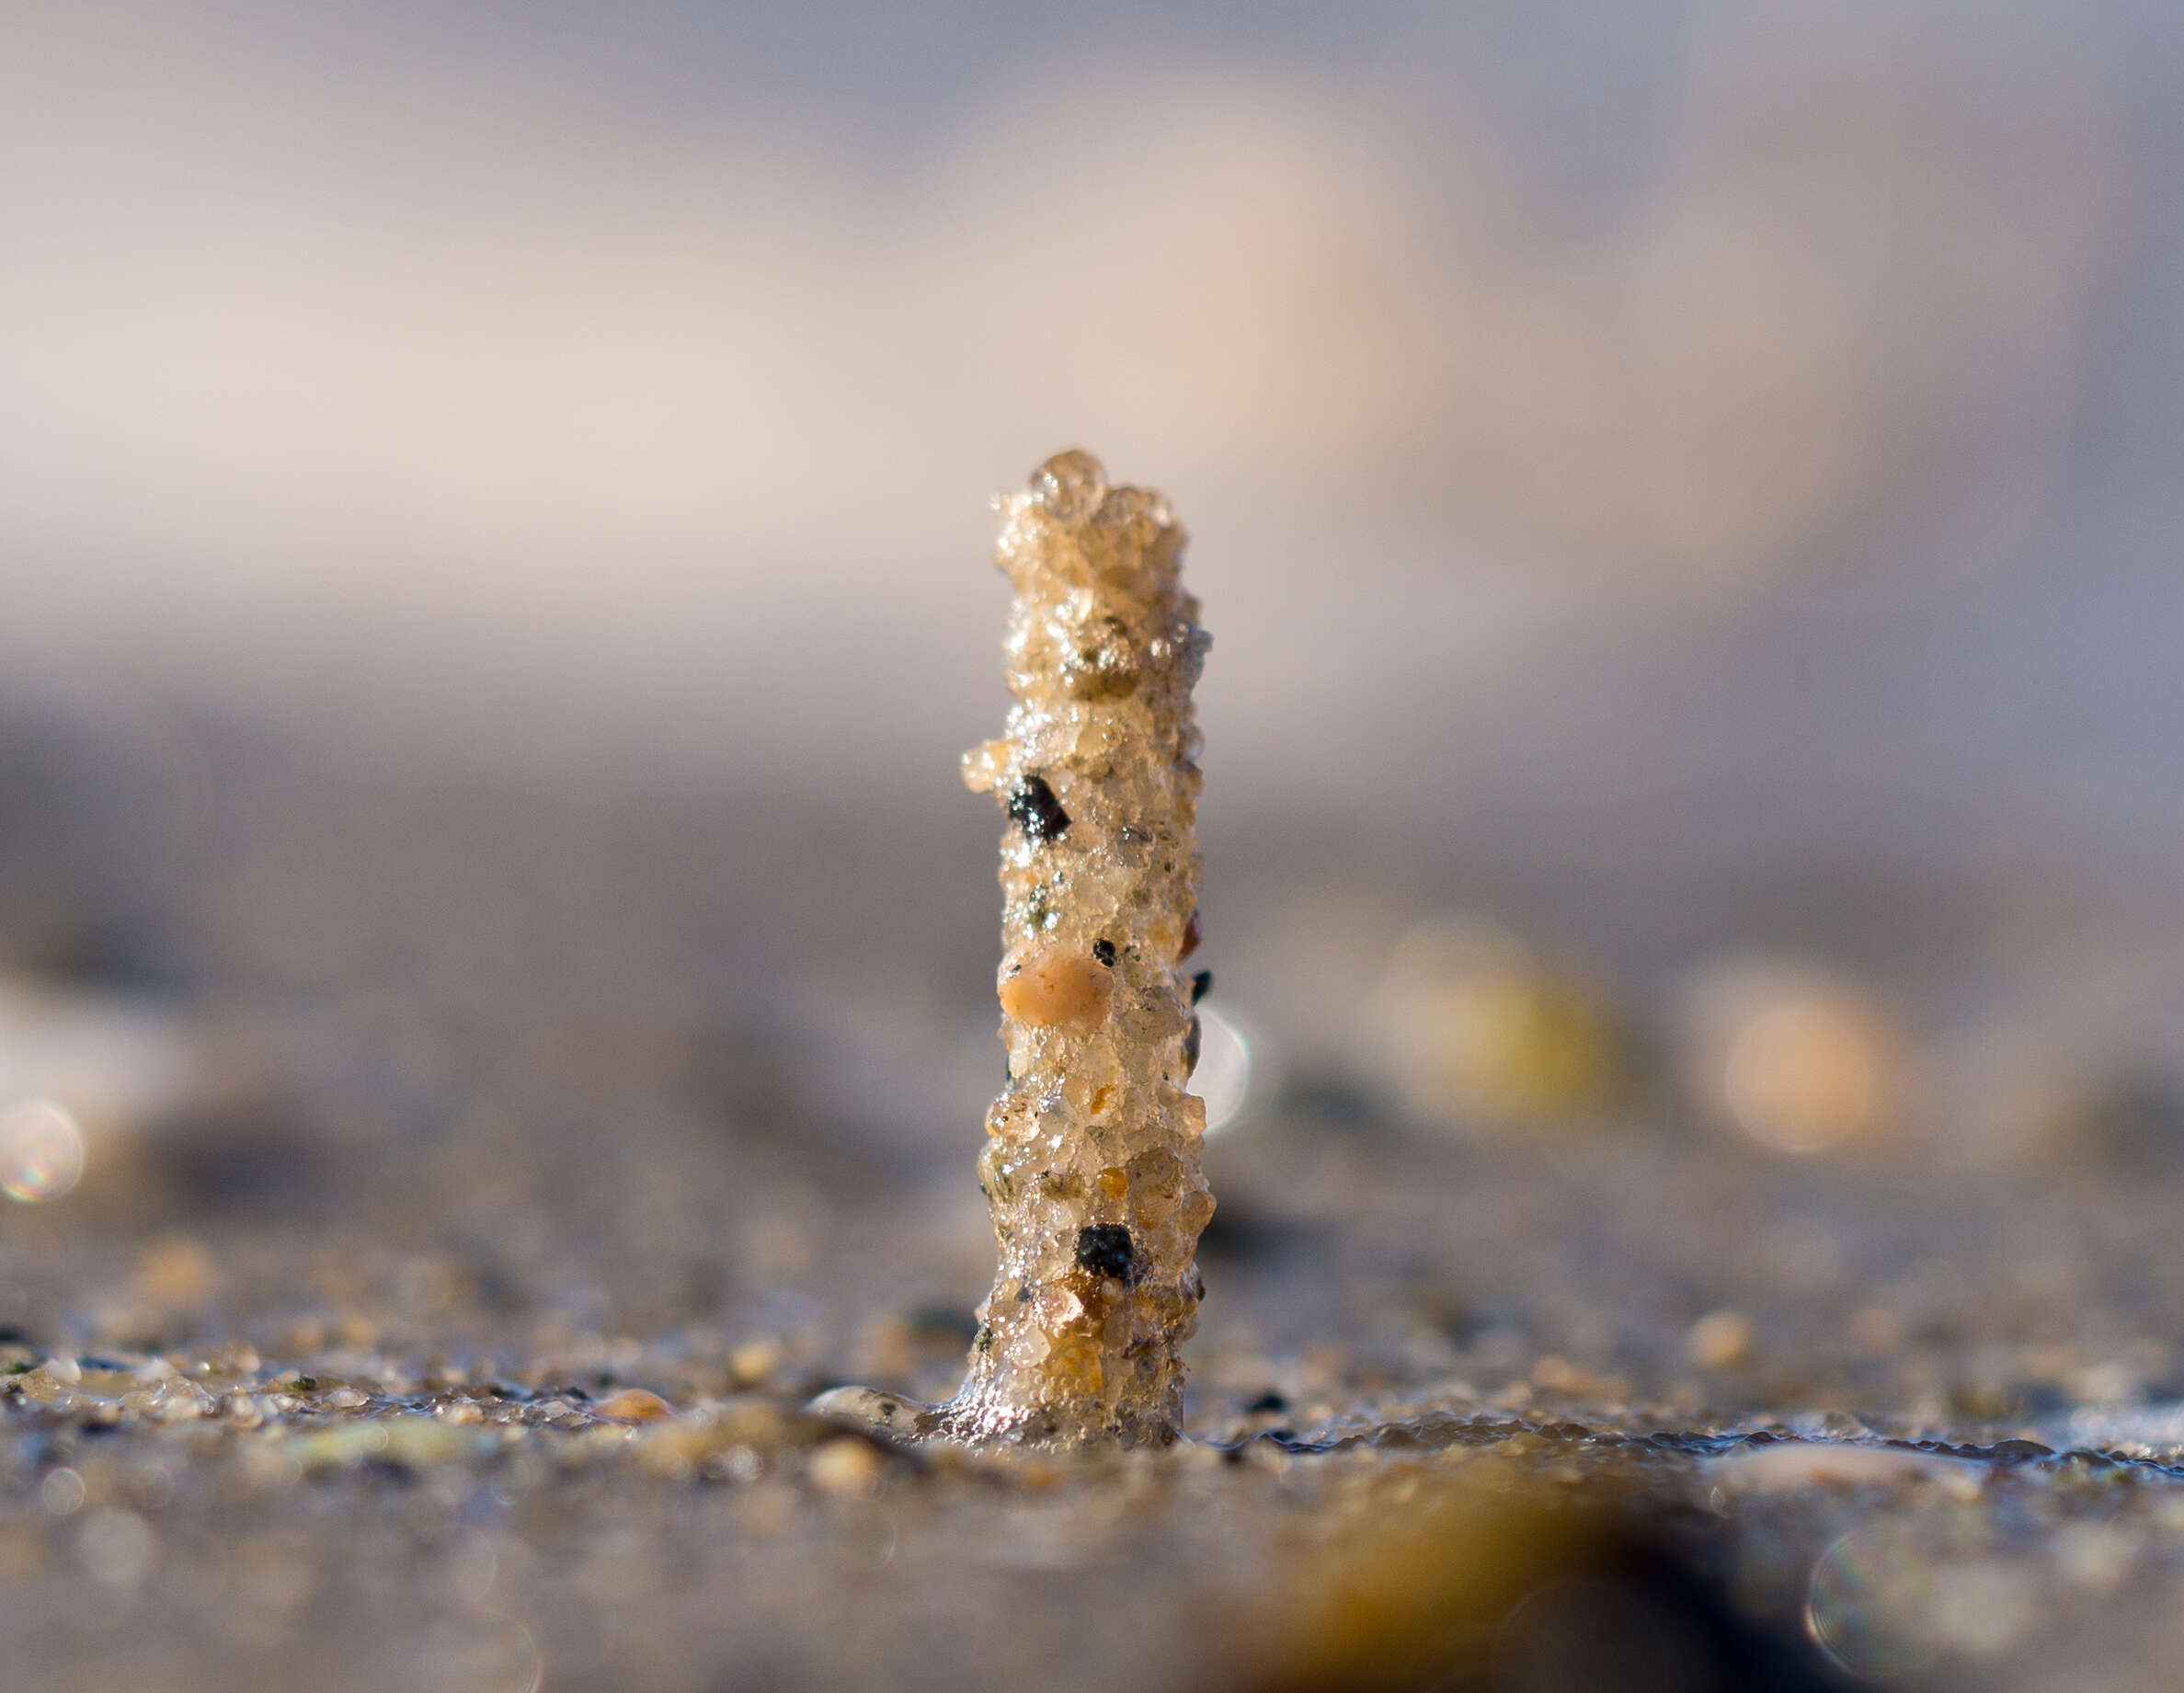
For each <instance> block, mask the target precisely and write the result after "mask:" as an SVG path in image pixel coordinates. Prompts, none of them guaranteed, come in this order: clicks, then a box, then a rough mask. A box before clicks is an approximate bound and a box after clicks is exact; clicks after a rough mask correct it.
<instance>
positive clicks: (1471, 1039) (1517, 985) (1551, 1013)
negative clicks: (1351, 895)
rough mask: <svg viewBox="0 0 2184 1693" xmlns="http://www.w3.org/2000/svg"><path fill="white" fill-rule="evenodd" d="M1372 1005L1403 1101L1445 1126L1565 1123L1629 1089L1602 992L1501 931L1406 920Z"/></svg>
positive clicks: (1620, 1040) (1617, 1032)
mask: <svg viewBox="0 0 2184 1693" xmlns="http://www.w3.org/2000/svg"><path fill="white" fill-rule="evenodd" d="M1370 1016H1371V1020H1372V1028H1373V1033H1374V1035H1375V1037H1376V1040H1377V1044H1378V1046H1379V1047H1380V1049H1381V1053H1382V1058H1383V1061H1384V1063H1385V1066H1386V1070H1387V1073H1388V1076H1389V1080H1390V1081H1391V1082H1392V1083H1393V1085H1394V1087H1395V1089H1396V1092H1397V1093H1398V1095H1399V1097H1400V1098H1401V1102H1402V1104H1403V1105H1404V1106H1405V1107H1406V1108H1407V1109H1408V1110H1409V1111H1410V1112H1412V1114H1413V1115H1416V1116H1418V1117H1420V1118H1421V1119H1423V1120H1424V1121H1426V1122H1429V1123H1433V1124H1436V1125H1438V1126H1441V1127H1447V1128H1453V1129H1463V1130H1467V1131H1479V1130H1486V1131H1492V1130H1497V1129H1500V1130H1508V1129H1527V1128H1539V1127H1554V1126H1558V1125H1566V1124H1571V1123H1574V1122H1578V1121H1581V1120H1584V1119H1585V1118H1588V1117H1591V1116H1594V1115H1597V1114H1598V1113H1600V1112H1602V1111H1604V1110H1607V1109H1608V1108H1609V1107H1611V1106H1612V1105H1614V1104H1615V1103H1616V1102H1617V1101H1618V1099H1619V1098H1620V1097H1621V1096H1622V1094H1623V1093H1624V1092H1625V1090H1626V1086H1627V1073H1626V1072H1627V1063H1626V1058H1625V1042H1624V1037H1623V1034H1622V1031H1621V1029H1620V1027H1619V1026H1618V1024H1617V1021H1616V1019H1615V1017H1614V1014H1613V1012H1612V1011H1611V1010H1610V1008H1609V1007H1608V1005H1607V1001H1606V999H1605V996H1603V995H1602V994H1601V993H1600V992H1599V991H1598V989H1595V987H1594V985H1593V984H1592V983H1591V982H1590V981H1587V980H1586V979H1584V978H1583V977H1581V976H1578V975H1576V974H1575V973H1573V972H1572V971H1569V970H1567V969H1566V968H1564V967H1561V966H1558V965H1553V964H1549V963H1548V962H1545V961H1543V960H1542V959H1540V958H1539V957H1538V956H1537V955H1535V954H1534V953H1533V952H1532V951H1531V950H1530V949H1529V948H1528V947H1527V946H1526V945H1525V944H1524V943H1522V942H1521V941H1518V940H1517V939H1515V937H1514V936H1511V935H1508V934H1505V933H1504V932H1500V931H1498V930H1494V929H1492V928H1487V927H1482V926H1467V925H1461V924H1457V923H1451V922H1446V921H1435V922H1428V923H1424V924H1421V925H1419V926H1418V927H1416V928H1414V929H1412V931H1411V932H1410V933H1409V934H1407V935H1406V936H1404V938H1403V939H1402V941H1401V943H1400V944H1398V945H1397V947H1396V949H1395V955H1394V956H1393V958H1392V959H1391V960H1390V962H1389V968H1388V973H1387V975H1386V977H1385V978H1384V979H1383V981H1382V982H1381V985H1380V988H1379V989H1378V992H1377V993H1376V994H1375V995H1374V996H1373V998H1372V1001H1371V1004H1370Z"/></svg>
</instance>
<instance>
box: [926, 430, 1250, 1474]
mask: <svg viewBox="0 0 2184 1693" xmlns="http://www.w3.org/2000/svg"><path fill="white" fill-rule="evenodd" d="M1000 505H1001V514H1002V527H1001V544H1000V547H999V560H1000V564H1001V568H1002V570H1003V571H1005V572H1006V573H1007V575H1008V578H1009V580H1010V582H1011V584H1012V586H1013V587H1014V589H1015V594H1016V598H1015V604H1014V608H1013V611H1012V615H1011V618H1010V623H1009V634H1008V640H1007V645H1006V648H1005V650H1006V655H1007V669H1008V682H1009V688H1010V691H1011V692H1012V693H1013V694H1014V695H1015V704H1014V705H1013V706H1012V708H1011V709H1010V712H1009V715H1008V725H1007V730H1008V732H1007V733H1006V734H1005V735H1004V736H1003V737H1002V738H1001V739H999V740H994V741H989V742H987V743H986V744H985V745H984V746H982V747H978V748H976V749H973V750H972V751H970V752H969V753H966V755H965V757H964V779H965V781H966V783H967V784H969V785H970V786H971V787H972V788H973V789H974V790H977V791H980V792H990V793H992V794H993V795H995V797H996V798H997V799H998V800H999V801H1000V803H1001V807H1002V809H1003V811H1004V812H1005V813H1006V816H1007V818H1008V822H1007V825H1006V830H1005V833H1004V835H1003V837H1002V843H1001V891H1002V895H1003V899H1004V905H1003V912H1002V923H1001V932H1002V946H1003V955H1002V958H1001V973H1000V978H999V990H1000V997H1001V1037H1002V1039H1003V1040H1004V1041H1005V1042H1006V1043H1007V1045H1008V1049H1009V1058H1008V1082H1007V1085H1006V1087H1005V1088H1004V1089H1003V1091H1002V1092H1001V1097H1000V1098H998V1099H996V1100H995V1101H994V1103H993V1106H992V1109H991V1110H990V1111H989V1113H988V1114H987V1118H986V1133H987V1142H986V1147H985V1150H984V1151H983V1152H982V1153H981V1155H980V1157H979V1160H978V1173H979V1178H980V1184H981V1185H982V1187H983V1188H984V1190H985V1193H986V1195H987V1199H988V1202H989V1205H990V1207H991V1208H992V1213H993V1227H994V1234H995V1237H996V1239H997V1241H998V1243H999V1246H1000V1251H1001V1264H1000V1268H999V1270H998V1272H997V1274H996V1275H995V1277H994V1283H993V1291H992V1293H991V1294H990V1295H989V1296H988V1298H987V1300H986V1303H985V1304H984V1305H983V1306H981V1307H980V1308H979V1311H978V1319H979V1321H978V1337H977V1339H976V1341H975V1342H974V1343H973V1345H972V1350H971V1358H970V1369H969V1374H968V1377H967V1378H966V1380H965V1382H964V1384H963V1387H962V1389H961V1390H960V1391H959V1392H958V1393H957V1394H956V1396H955V1399H954V1400H953V1401H950V1402H949V1403H948V1404H947V1405H946V1406H944V1407H943V1408H942V1409H941V1411H940V1412H939V1413H938V1414H937V1416H936V1417H935V1418H934V1423H935V1424H937V1426H938V1427H939V1428H942V1429H944V1430H945V1431H946V1432H949V1433H952V1434H955V1435H956V1436H960V1437H964V1438H969V1439H978V1440H989V1441H990V1440H1003V1441H1011V1440H1012V1441H1025V1442H1034V1443H1041V1444H1055V1445H1077V1444H1086V1443H1093V1442H1101V1441H1114V1442H1119V1443H1122V1444H1126V1445H1166V1444H1167V1443H1169V1442H1170V1441H1172V1440H1173V1439H1174V1438H1175V1432H1176V1419H1177V1413H1178V1410H1179V1407H1180V1403H1181V1399H1182V1392H1183V1366H1182V1364H1181V1362H1180V1360H1179V1358H1178V1356H1177V1348H1178V1346H1179V1345H1180V1344H1181V1343H1182V1342H1183V1340H1184V1339H1185V1338H1186V1337H1187V1336H1188V1335H1189V1334H1190V1333H1191V1332H1192V1330H1193V1329H1194V1328H1195V1326H1196V1323H1197V1311H1198V1300H1199V1298H1200V1296H1201V1294H1202V1292H1203V1284H1202V1283H1201V1282H1200V1280H1199V1276H1198V1268H1197V1264H1196V1252H1197V1242H1198V1234H1199V1231H1200V1230H1203V1229H1204V1228H1205V1226H1206V1219H1207V1218H1210V1217H1211V1216H1212V1215H1213V1198H1212V1195H1211V1194H1210V1193H1209V1192H1208V1190H1207V1188H1206V1177H1205V1173H1204V1172H1203V1170H1202V1168H1201V1165H1200V1159H1199V1142H1200V1140H1201V1138H1202V1137H1203V1135H1204V1133H1205V1128H1206V1108H1205V1105H1204V1104H1203V1103H1202V1102H1201V1101H1200V1100H1198V1099H1196V1098H1195V1097H1194V1096H1193V1095H1191V1094H1189V1093H1186V1092H1184V1091H1183V1084H1184V1083H1185V1082H1186V1081H1188V1080H1189V1078H1190V1073H1191V1069H1192V1067H1193V1065H1194V1064H1195V1062H1196V1058H1197V1051H1196V1048H1197V1022H1196V1019H1195V1016H1194V1014H1193V1012H1192V1006H1193V1004H1194V1003H1195V1001H1196V999H1197V997H1198V995H1199V994H1201V993H1203V992H1204V991H1205V984H1206V978H1205V977H1204V976H1203V974H1200V975H1197V976H1194V975H1193V973H1192V972H1191V971H1190V969H1189V968H1187V967H1186V966H1185V963H1184V961H1185V960H1186V959H1187V958H1189V956H1190V955H1191V953H1192V952H1193V950H1194V949H1195V947H1196V945H1197V941H1198V913H1197V902H1198V851H1197V844H1196V829H1195V818H1196V810H1197V799H1198V788H1199V780H1200V778H1199V773H1198V766H1197V764H1196V761H1195V760H1196V754H1197V751H1198V746H1199V737H1198V730H1197V726H1196V724H1195V721H1194V719H1193V715H1192V710H1191V687H1192V684H1193V683H1195V681H1197V679H1198V672H1199V669H1200V667H1201V665H1202V664H1203V662H1204V658H1205V653H1206V645H1207V640H1206V633H1205V631H1203V630H1202V629H1200V628H1199V627H1198V621H1197V619H1198V602H1197V601H1195V600H1194V599H1193V598H1192V597H1191V596H1190V595H1189V594H1187V593H1185V592H1184V591H1183V586H1182V583H1181V580H1180V578H1179V575H1178V566H1179V563H1180V560H1181V557H1182V553H1183V530H1182V528H1181V527H1180V526H1179V525H1178V524H1177V523H1176V521H1175V520H1174V518H1173V516H1172V514H1171V513H1170V511H1169V509H1168V504H1167V502H1166V501H1165V500H1163V499H1162V498H1161V497H1160V496H1159V495H1157V494H1153V493H1149V492H1147V491H1145V490H1143V489H1140V488H1131V487H1110V486H1107V480H1106V476H1105V475H1104V474H1103V471H1102V470H1101V467H1100V464H1099V462H1098V461H1097V460H1096V459H1094V458H1092V456H1091V455H1090V454H1089V453H1084V452H1064V453H1061V454H1059V455H1058V456H1057V457H1055V458H1052V459H1049V460H1048V461H1047V462H1046V463H1045V464H1043V465H1041V466H1040V467H1039V469H1038V470H1037V471H1035V473H1034V474H1033V475H1032V478H1031V482H1030V486H1028V487H1027V488H1026V489H1025V490H1024V491H1023V493H1020V494H1016V495H1012V496H1009V497H1006V498H1003V499H1002V500H1001V502H1000Z"/></svg>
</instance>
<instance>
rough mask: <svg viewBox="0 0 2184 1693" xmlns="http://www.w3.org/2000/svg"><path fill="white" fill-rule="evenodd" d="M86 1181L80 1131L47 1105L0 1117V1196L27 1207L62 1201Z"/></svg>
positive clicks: (69, 1116)
mask: <svg viewBox="0 0 2184 1693" xmlns="http://www.w3.org/2000/svg"><path fill="white" fill-rule="evenodd" d="M83 1179H84V1131H83V1129H82V1127H80V1126H79V1125H78V1124H77V1122H76V1120H75V1117H74V1114H73V1113H71V1112H69V1111H68V1110H67V1109H66V1108H65V1107H63V1106H61V1105H58V1104H54V1103H53V1101H51V1100H50V1099H26V1100H22V1101H19V1102H18V1103H17V1104H13V1105H10V1106H8V1107H7V1108H6V1110H5V1111H0V1191H4V1192H5V1193H6V1195H7V1196H8V1197H9V1198H10V1199H16V1200H20V1201H21V1202H22V1203H23V1204H25V1205H43V1204H45V1203H47V1202H49V1201H51V1200H54V1199H63V1198H65V1197H67V1195H69V1194H70V1193H71V1192H73V1191H74V1187H75V1184H77V1183H78V1182H80V1181H82V1180H83Z"/></svg>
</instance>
